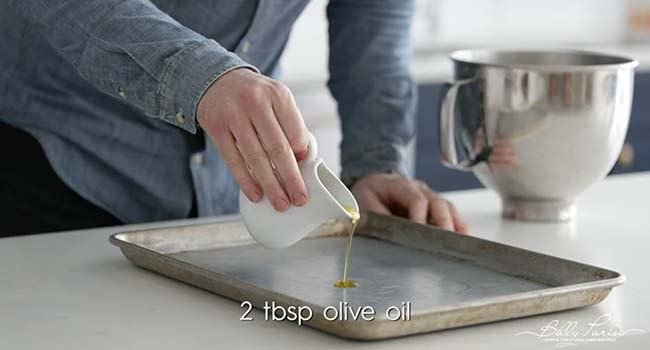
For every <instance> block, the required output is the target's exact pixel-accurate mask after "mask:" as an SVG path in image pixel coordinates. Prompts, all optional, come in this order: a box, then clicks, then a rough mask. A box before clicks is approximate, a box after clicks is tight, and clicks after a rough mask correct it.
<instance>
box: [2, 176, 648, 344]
mask: <svg viewBox="0 0 650 350" xmlns="http://www.w3.org/2000/svg"><path fill="white" fill-rule="evenodd" d="M448 195H449V198H451V199H452V201H453V202H454V203H456V205H457V206H458V207H459V209H460V211H461V212H462V214H463V215H464V216H465V217H466V218H467V219H468V221H469V223H470V225H471V231H472V232H471V234H473V235H476V236H479V237H482V238H486V239H490V240H495V241H499V242H503V243H506V244H511V245H515V246H519V247H523V248H526V249H531V250H536V251H540V252H543V253H547V254H552V255H556V256H560V257H564V258H568V259H572V260H577V261H581V262H585V263H589V264H594V265H597V266H601V267H605V268H609V269H612V270H615V271H618V272H621V273H623V274H624V275H626V276H627V281H626V282H625V283H624V284H623V285H622V286H620V287H617V288H615V289H614V291H613V292H612V293H611V294H610V295H609V296H608V297H607V299H605V301H604V302H602V303H601V304H598V305H596V306H592V307H587V308H583V309H579V310H574V311H567V312H562V313H555V314H549V315H542V316H535V317H528V318H524V319H518V320H511V321H505V322H497V323H491V324H486V325H479V326H472V327H466V328H461V329H455V330H449V331H443V332H438V333H431V334H425V335H419V336H411V337H406V338H401V339H395V340H388V341H381V342H355V341H348V340H344V339H339V338H336V337H333V336H330V335H327V334H325V333H321V332H319V331H316V330H313V329H310V328H308V327H298V326H297V325H296V324H292V323H288V322H265V321H263V320H262V319H263V317H262V316H261V315H262V314H261V313H259V312H258V314H257V315H256V316H257V317H255V321H254V322H240V321H239V318H240V316H241V315H242V309H241V308H240V307H239V303H237V302H234V301H231V300H228V299H225V298H222V297H219V296H216V295H213V294H211V293H208V292H205V291H202V290H200V289H197V288H194V287H191V286H188V285H184V284H182V283H180V282H176V281H174V280H171V279H168V278H165V277H162V276H159V275H156V274H154V273H151V272H148V271H145V270H142V269H139V268H137V267H135V266H133V265H131V264H130V263H129V262H128V261H127V260H126V259H125V258H124V257H123V256H122V254H121V253H120V251H119V249H117V248H115V247H113V246H111V245H110V244H109V243H108V236H109V235H110V234H112V233H115V232H119V231H125V230H130V229H133V228H134V227H135V226H128V227H127V226H122V227H110V228H102V229H93V230H82V231H73V232H66V233H54V234H46V235H36V236H27V237H18V238H6V239H0V349H11V350H14V349H48V350H49V349H66V350H74V349H84V350H86V349H149V348H155V349H231V348H279V349H287V348H299V349H304V348H390V349H401V348H433V347H440V348H445V349H456V348H494V349H521V348H526V349H538V348H549V349H552V348H555V343H553V342H547V341H544V339H545V338H542V339H538V338H537V337H535V336H532V335H520V336H517V334H518V333H520V332H525V331H531V332H537V333H539V332H540V328H541V327H543V326H545V325H547V324H549V322H551V321H553V320H558V321H559V322H560V324H559V325H558V327H560V326H562V325H565V324H567V322H578V324H577V326H576V328H575V330H577V331H580V333H581V334H582V333H583V332H586V331H587V330H588V328H589V326H588V325H587V324H588V323H589V322H591V321H594V320H595V319H597V318H598V317H599V316H601V315H603V314H609V315H611V320H609V322H608V323H607V324H606V325H604V326H601V327H600V328H597V329H600V330H604V331H607V332H609V331H611V330H613V331H618V330H630V329H633V328H636V329H641V330H645V332H646V333H645V334H639V335H629V336H625V337H620V338H618V337H615V342H613V343H604V344H603V343H601V345H594V344H593V343H590V344H586V345H583V346H581V347H580V348H581V349H582V348H589V349H591V348H594V349H602V348H626V349H641V348H645V349H647V348H648V344H650V317H648V312H649V311H650V282H649V277H648V276H649V275H648V265H649V264H648V261H649V256H650V255H649V254H648V253H649V252H650V250H649V248H650V230H649V228H650V211H649V208H650V173H640V174H635V175H621V176H615V177H610V178H609V179H607V180H605V181H604V182H602V183H599V184H597V185H595V186H594V187H593V188H592V189H590V190H589V191H588V192H587V193H585V194H584V195H583V196H582V197H581V199H580V201H579V207H578V219H577V221H576V222H574V223H564V224H534V223H522V222H511V221H502V220H501V218H500V217H499V202H498V199H497V197H496V195H494V194H492V193H491V192H488V191H487V190H474V191H466V192H456V193H449V194H448ZM211 220H214V219H207V220H206V219H202V221H211ZM186 222H187V221H180V222H178V221H177V222H172V223H157V224H153V225H138V227H152V226H160V225H175V224H179V223H186ZM258 320H260V321H258ZM630 333H640V332H630ZM582 338H583V339H587V338H599V336H588V337H582ZM583 341H589V340H588V339H587V340H583ZM591 341H593V340H591Z"/></svg>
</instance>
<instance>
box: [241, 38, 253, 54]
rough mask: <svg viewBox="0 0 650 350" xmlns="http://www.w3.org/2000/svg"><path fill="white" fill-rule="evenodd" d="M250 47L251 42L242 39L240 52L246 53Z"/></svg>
mask: <svg viewBox="0 0 650 350" xmlns="http://www.w3.org/2000/svg"><path fill="white" fill-rule="evenodd" d="M250 48H251V43H250V41H244V43H243V44H242V46H241V53H246V52H248V50H249V49H250Z"/></svg>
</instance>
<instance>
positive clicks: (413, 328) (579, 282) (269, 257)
mask: <svg viewBox="0 0 650 350" xmlns="http://www.w3.org/2000/svg"><path fill="white" fill-rule="evenodd" d="M348 225H349V222H347V221H337V220H332V221H330V222H328V223H326V224H324V225H322V226H321V227H319V228H318V229H317V230H316V231H314V232H313V233H312V234H311V235H310V236H309V237H308V238H306V239H304V240H302V241H301V242H299V243H297V244H296V245H294V246H293V247H290V248H287V249H280V250H272V249H267V248H264V247H262V246H260V245H258V244H256V243H255V241H253V240H252V238H251V237H250V236H249V235H248V232H247V231H246V227H245V226H244V225H243V223H242V222H241V221H226V222H217V223H209V224H196V225H190V226H180V227H170V228H163V229H151V230H142V231H133V232H125V233H117V234H115V235H113V236H111V237H110V241H111V243H112V244H114V245H116V246H118V247H119V248H120V249H121V250H122V252H123V254H124V255H125V256H126V257H127V259H129V260H130V261H131V262H132V263H133V264H135V265H137V266H140V267H143V268H145V269H148V270H151V271H154V272H157V273H159V274H162V275H165V276H168V277H171V278H173V279H176V280H180V281H183V282H185V283H188V284H191V285H194V286H197V287H200V288H203V289H205V290H208V291H211V292H213V293H215V294H219V295H222V296H225V297H228V298H230V299H233V300H237V301H240V302H242V301H249V302H250V303H251V304H252V305H253V306H255V307H257V308H260V309H262V308H263V307H264V305H265V303H268V305H271V304H270V303H271V302H275V305H276V306H282V307H284V308H285V310H288V308H289V307H290V306H296V307H303V309H302V310H303V315H304V316H307V315H308V314H307V312H306V311H308V310H306V309H305V308H304V307H308V308H309V309H310V310H311V311H312V314H313V317H312V318H311V320H309V321H305V322H303V324H304V325H308V326H311V327H314V328H317V329H320V330H322V331H324V332H327V333H331V334H334V335H337V336H340V337H344V338H352V339H365V340H371V339H384V338H392V337H399V336H405V335H409V334H417V333H423V332H431V331H436V330H442V329H448V328H454V327H460V326H466V325H472V324H478V323H484V322H491V321H497V320H505V319H512V318H517V317H522V316H529V315H535V314H542V313H548V312H554V311H560V310H567V309H573V308H579V307H583V306H587V305H592V304H596V303H599V302H600V301H602V300H603V299H604V298H605V297H606V296H607V295H608V293H609V292H610V291H611V289H612V288H613V287H615V286H617V285H620V284H621V283H623V281H624V280H625V277H624V276H622V275H621V274H619V273H617V272H614V271H610V270H606V269H603V268H599V267H595V266H590V265H586V264H582V263H578V262H574V261H569V260H566V259H561V258H557V257H553V256H550V255H545V254H540V253H536V252H532V251H529V250H524V249H520V248H516V247H512V246H508V245H504V244H500V243H496V242H492V241H488V240H483V239H480V238H476V237H472V236H466V235H461V234H457V233H453V232H448V231H444V230H441V229H437V228H435V227H433V226H429V225H419V224H416V223H413V222H411V221H408V220H405V219H400V218H396V217H390V216H384V215H379V214H373V213H368V212H366V213H362V219H361V221H360V223H359V227H358V230H357V234H356V235H355V238H354V241H353V249H352V258H351V261H350V264H351V265H350V277H351V278H352V279H354V280H356V281H358V282H359V284H360V286H359V287H358V288H354V289H338V288H334V287H333V282H334V281H335V280H337V279H339V278H340V277H341V272H342V265H343V259H344V255H345V247H346V239H347V238H346V237H347V230H348V227H349V226H348ZM407 302H408V303H409V304H406V303H407ZM340 303H343V305H344V306H345V305H347V306H349V307H350V309H346V310H348V311H349V310H352V311H356V310H358V309H359V308H361V307H366V306H369V307H371V308H372V310H374V312H375V317H374V319H373V320H371V321H365V320H363V319H362V318H361V317H358V319H357V320H353V317H352V316H351V315H350V314H349V312H348V316H349V317H348V319H347V320H340V318H342V317H343V316H342V315H343V313H342V312H338V310H340V308H339V306H340V305H339V304H340ZM346 303H347V304H346ZM406 305H409V308H408V309H406ZM393 306H394V307H396V308H398V309H399V311H400V312H399V313H398V311H397V310H395V309H394V308H391V307H393ZM328 307H334V308H336V309H337V313H338V315H335V313H334V311H333V310H329V311H328V314H327V315H324V311H325V310H326V309H327V308H328ZM389 308H391V310H390V311H391V315H390V316H391V317H396V316H400V314H401V318H400V319H398V320H396V321H392V320H390V319H388V318H387V316H386V315H385V313H386V311H387V309H389ZM330 309H331V308H330ZM296 311H297V310H296ZM244 312H245V310H243V312H242V313H244ZM277 315H278V316H281V312H277ZM407 315H409V316H410V317H409V319H408V320H405V319H404V318H406V317H407ZM269 316H270V312H269ZM325 316H327V317H328V318H336V319H335V320H333V321H329V320H327V319H326V317H325ZM335 316H338V317H335ZM367 316H368V315H367ZM367 318H369V317H367ZM255 322H265V320H264V319H262V320H260V319H259V316H257V318H256V319H255Z"/></svg>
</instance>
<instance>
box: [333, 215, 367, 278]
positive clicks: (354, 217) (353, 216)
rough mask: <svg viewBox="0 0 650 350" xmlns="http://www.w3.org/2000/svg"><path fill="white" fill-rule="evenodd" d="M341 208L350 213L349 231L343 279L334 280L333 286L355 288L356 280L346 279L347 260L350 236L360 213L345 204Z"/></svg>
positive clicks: (350, 245)
mask: <svg viewBox="0 0 650 350" xmlns="http://www.w3.org/2000/svg"><path fill="white" fill-rule="evenodd" d="M343 209H345V210H346V211H347V212H348V213H350V215H352V223H351V224H350V232H349V233H348V248H347V249H346V251H345V261H344V262H343V279H341V280H338V281H336V282H334V287H336V288H356V287H358V286H359V284H358V283H357V282H356V281H353V280H349V279H348V261H349V260H350V254H351V253H352V236H354V231H355V230H356V229H357V225H358V224H359V219H360V218H361V214H360V213H359V212H358V211H357V210H356V209H354V208H352V207H348V206H345V205H344V206H343Z"/></svg>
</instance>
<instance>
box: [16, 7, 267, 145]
mask: <svg viewBox="0 0 650 350" xmlns="http://www.w3.org/2000/svg"><path fill="white" fill-rule="evenodd" d="M16 4H17V6H18V7H19V8H20V10H21V12H22V13H23V15H24V16H25V18H27V19H28V20H29V21H30V22H31V23H33V24H35V25H37V26H38V27H39V29H40V32H41V34H42V35H43V36H44V37H45V39H46V40H47V41H48V43H49V44H50V45H52V46H53V47H54V48H55V50H56V51H57V52H58V53H59V54H60V55H61V56H62V57H64V59H66V60H67V61H68V62H69V63H71V64H72V65H73V66H74V67H75V69H76V70H77V71H78V72H79V74H80V75H81V76H82V77H83V78H84V79H86V80H87V81H89V82H90V83H91V84H92V85H94V86H95V87H96V88H98V89H99V90H101V91H103V92H105V93H107V94H109V95H112V96H114V97H116V98H120V99H124V100H126V101H128V102H130V103H132V104H133V105H135V106H137V107H139V108H140V109H141V110H142V111H143V112H144V113H145V114H147V115H149V116H152V117H156V118H160V119H162V120H164V121H166V122H168V123H171V124H174V125H177V126H179V127H181V128H183V129H185V130H187V131H189V132H195V131H196V109H197V106H198V103H199V100H200V98H201V96H202V95H203V93H204V92H205V90H206V89H207V88H208V87H209V86H210V85H211V84H212V83H213V82H214V81H215V80H217V79H218V78H219V77H220V76H221V75H223V74H225V73H227V72H229V71H231V70H233V69H236V68H240V67H247V68H250V69H253V70H255V71H257V69H256V68H255V67H253V66H251V65H249V64H248V63H246V62H244V61H243V60H242V59H241V58H239V57H238V56H237V55H235V54H234V53H232V52H229V51H228V50H227V49H225V48H224V47H222V46H221V45H219V44H218V43H217V42H215V41H214V40H211V39H207V38H205V37H203V36H202V35H200V34H198V33H196V32H194V31H192V30H190V29H189V28H186V27H184V26H182V25H181V24H180V23H178V22H177V21H175V20H174V19H173V18H171V17H169V16H168V15H167V14H165V13H163V12H162V11H160V10H159V9H158V8H156V7H155V6H154V5H153V4H152V3H151V2H149V1H145V0H60V1H56V2H51V1H46V0H21V1H16Z"/></svg>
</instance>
